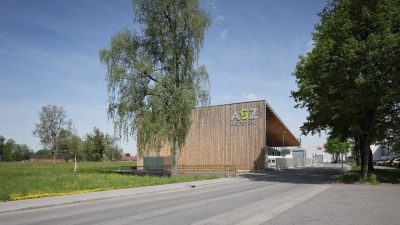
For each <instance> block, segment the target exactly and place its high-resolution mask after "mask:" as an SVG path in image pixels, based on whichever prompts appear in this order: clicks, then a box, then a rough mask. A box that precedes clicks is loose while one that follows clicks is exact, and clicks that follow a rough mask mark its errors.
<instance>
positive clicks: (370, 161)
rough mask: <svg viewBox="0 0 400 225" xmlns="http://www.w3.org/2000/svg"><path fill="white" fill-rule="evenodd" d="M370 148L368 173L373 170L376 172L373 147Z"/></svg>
mask: <svg viewBox="0 0 400 225" xmlns="http://www.w3.org/2000/svg"><path fill="white" fill-rule="evenodd" d="M368 148H369V160H368V171H372V170H374V160H373V157H372V150H371V147H368Z"/></svg>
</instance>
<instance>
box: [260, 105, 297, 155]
mask: <svg viewBox="0 0 400 225" xmlns="http://www.w3.org/2000/svg"><path fill="white" fill-rule="evenodd" d="M266 116H267V145H269V146H272V147H283V146H285V147H286V146H299V145H300V142H299V140H298V139H297V138H296V137H295V136H294V135H293V134H292V132H290V130H289V128H287V127H286V125H285V124H284V123H283V122H282V120H281V119H280V118H279V116H278V115H277V114H276V113H275V112H274V110H273V109H272V108H271V106H270V105H269V104H268V103H267V102H266Z"/></svg>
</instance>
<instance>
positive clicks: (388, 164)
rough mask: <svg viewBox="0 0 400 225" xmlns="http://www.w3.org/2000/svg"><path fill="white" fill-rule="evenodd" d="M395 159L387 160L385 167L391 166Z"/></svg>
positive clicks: (384, 163)
mask: <svg viewBox="0 0 400 225" xmlns="http://www.w3.org/2000/svg"><path fill="white" fill-rule="evenodd" d="M394 159H395V158H391V159H386V160H385V161H384V162H383V165H384V166H391V165H392V162H393V160H394Z"/></svg>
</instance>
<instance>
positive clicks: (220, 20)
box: [215, 15, 225, 23]
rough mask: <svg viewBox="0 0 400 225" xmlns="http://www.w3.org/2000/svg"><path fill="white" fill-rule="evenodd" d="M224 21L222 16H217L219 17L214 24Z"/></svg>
mask: <svg viewBox="0 0 400 225" xmlns="http://www.w3.org/2000/svg"><path fill="white" fill-rule="evenodd" d="M224 20H225V17H224V16H223V15H219V16H217V18H216V19H215V22H216V23H219V22H222V21H224Z"/></svg>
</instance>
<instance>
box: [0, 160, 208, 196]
mask: <svg viewBox="0 0 400 225" xmlns="http://www.w3.org/2000/svg"><path fill="white" fill-rule="evenodd" d="M78 165H79V171H78V172H76V173H74V164H73V163H57V164H55V165H53V164H52V163H31V162H15V163H0V201H9V200H20V199H29V198H40V197H48V196H57V195H65V194H77V193H85V192H93V191H102V190H112V189H121V188H132V187H139V186H150V185H159V184H169V183H177V182H188V181H194V180H204V179H212V178H215V177H209V176H178V177H152V176H133V175H120V174H114V173H112V171H113V170H118V169H120V167H121V166H133V165H135V163H134V162H80V163H78Z"/></svg>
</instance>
